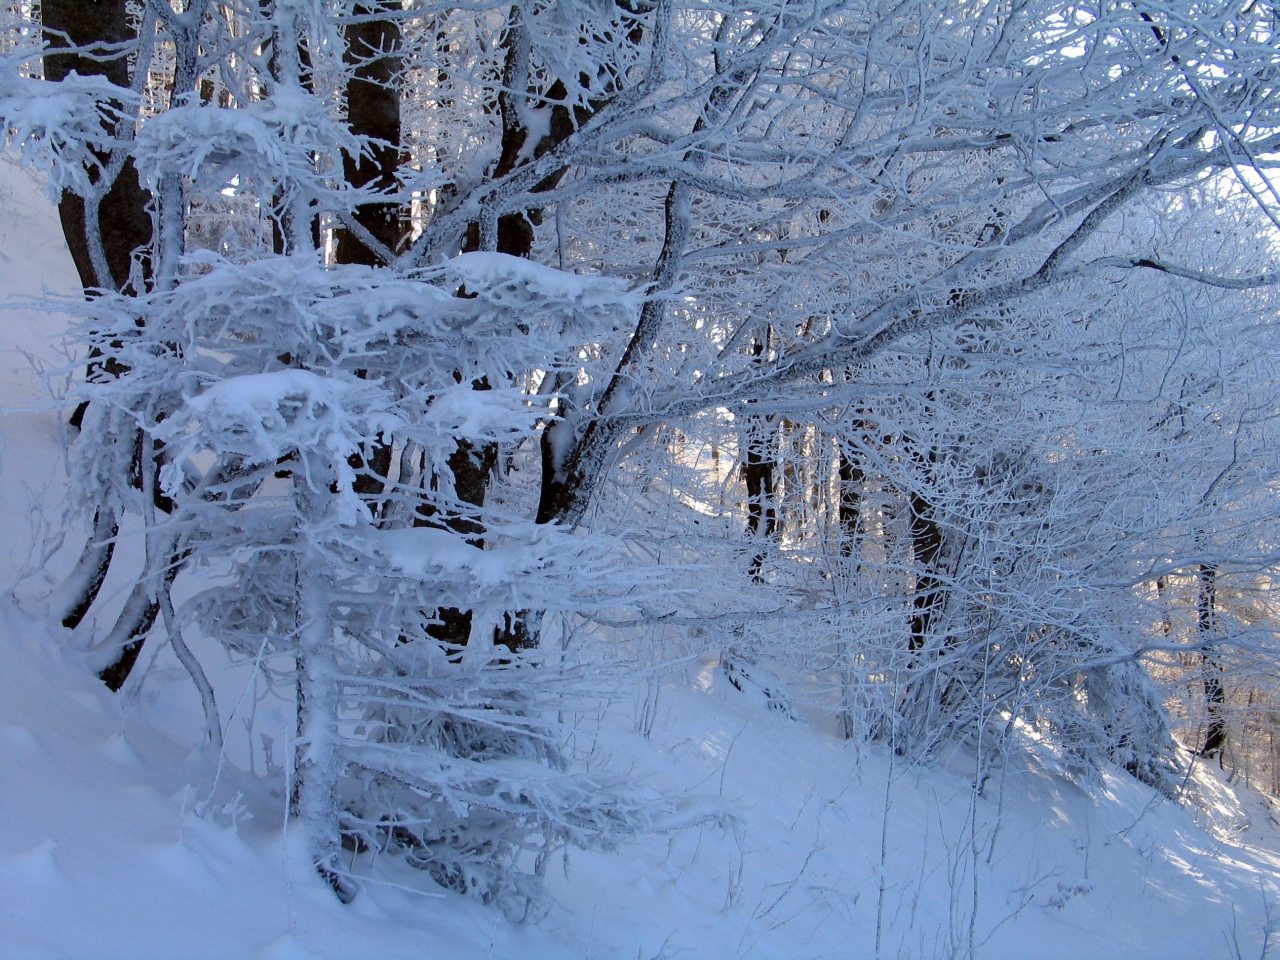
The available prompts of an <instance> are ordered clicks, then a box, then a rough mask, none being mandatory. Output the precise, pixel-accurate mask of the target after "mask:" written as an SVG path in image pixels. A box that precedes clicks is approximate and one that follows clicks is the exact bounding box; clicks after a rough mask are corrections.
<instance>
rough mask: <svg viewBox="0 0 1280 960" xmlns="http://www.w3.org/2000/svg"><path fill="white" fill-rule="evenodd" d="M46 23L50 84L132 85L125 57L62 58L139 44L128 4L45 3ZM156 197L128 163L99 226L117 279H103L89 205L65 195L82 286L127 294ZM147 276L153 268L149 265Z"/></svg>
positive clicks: (91, 0) (63, 208)
mask: <svg viewBox="0 0 1280 960" xmlns="http://www.w3.org/2000/svg"><path fill="white" fill-rule="evenodd" d="M41 22H42V25H43V27H44V29H45V39H46V40H47V41H48V43H49V52H48V53H46V54H45V57H44V76H45V79H46V80H53V81H60V80H63V79H65V78H66V77H67V75H68V74H70V73H71V71H73V70H74V71H75V72H76V73H78V74H79V75H80V76H82V77H84V76H94V75H96V76H103V77H106V78H107V79H108V80H110V81H111V82H112V83H114V84H116V85H117V86H121V87H128V86H129V64H128V61H127V60H126V58H125V55H124V54H121V55H120V56H118V57H115V58H114V59H111V60H96V59H90V58H88V57H82V56H80V55H78V54H76V53H58V52H57V51H58V49H59V48H63V49H65V48H66V47H67V45H68V44H67V41H68V39H69V40H70V42H71V45H73V46H77V47H86V46H89V45H92V44H119V43H127V42H129V41H131V40H133V39H134V34H133V30H132V29H131V28H130V26H129V21H128V17H127V16H126V12H125V0H43V2H42V3H41ZM149 199H150V195H149V194H148V193H147V191H145V190H143V189H142V186H141V185H140V184H139V182H138V173H137V171H136V170H135V169H134V167H133V162H132V161H129V162H128V163H126V164H125V166H124V169H123V170H121V171H120V175H119V176H118V177H116V179H115V182H114V183H113V184H112V185H111V188H110V189H109V190H108V191H107V193H106V195H105V196H104V197H103V198H102V203H101V205H100V207H99V209H98V223H97V226H98V227H99V228H100V230H101V235H102V246H103V252H104V253H105V254H106V260H107V266H108V267H109V268H110V271H111V277H110V278H102V280H99V278H98V277H97V275H96V274H95V273H94V270H93V264H92V262H91V260H90V258H89V244H88V241H87V240H86V229H87V228H89V227H92V226H93V225H92V224H88V223H86V220H85V203H84V200H82V199H81V198H80V197H78V196H76V195H75V194H73V193H66V192H64V193H63V194H62V198H61V200H60V201H59V202H58V217H59V219H60V220H61V221H62V232H63V235H64V236H65V237H66V239H67V247H68V249H70V251H71V259H72V260H73V261H74V262H75V265H76V272H77V273H78V274H79V275H80V283H81V285H82V286H84V288H85V289H86V290H89V289H93V288H97V287H100V286H103V285H104V283H106V282H108V279H109V282H110V284H111V285H112V286H114V287H115V289H117V290H118V289H122V288H123V287H124V286H125V285H126V284H127V283H128V282H129V273H130V269H131V267H132V264H133V257H134V254H135V253H136V252H137V251H140V250H142V249H143V248H145V247H147V246H148V245H149V244H150V243H151V215H150V214H149V213H148V212H147V201H148V200H149ZM142 266H143V277H144V278H145V276H146V272H147V264H146V263H145V261H144V263H143V265H142Z"/></svg>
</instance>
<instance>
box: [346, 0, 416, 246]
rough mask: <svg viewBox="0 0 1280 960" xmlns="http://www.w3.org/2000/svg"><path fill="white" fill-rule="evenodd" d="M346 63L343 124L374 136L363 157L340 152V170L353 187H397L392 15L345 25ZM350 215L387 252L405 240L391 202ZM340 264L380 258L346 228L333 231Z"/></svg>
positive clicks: (367, 8)
mask: <svg viewBox="0 0 1280 960" xmlns="http://www.w3.org/2000/svg"><path fill="white" fill-rule="evenodd" d="M401 6H402V5H401V4H400V2H399V0H364V2H360V3H357V4H356V5H355V7H354V9H353V10H352V13H353V14H354V15H356V16H370V15H376V14H378V13H383V12H386V13H390V12H392V11H395V10H400V9H401ZM346 41H347V49H346V52H345V53H344V54H343V59H344V60H345V62H346V63H348V64H352V65H353V66H354V70H353V72H352V75H351V78H350V80H348V81H347V122H348V124H350V126H351V131H352V133H357V134H360V135H362V136H366V137H372V138H374V139H375V140H378V141H381V142H380V143H375V144H372V145H371V147H370V153H369V155H366V156H355V157H353V156H351V155H349V154H344V155H343V158H342V172H343V176H344V177H345V179H346V181H347V183H349V184H351V186H353V187H365V188H369V189H374V190H380V191H392V190H395V189H396V186H397V182H396V170H397V169H398V168H399V166H400V159H401V154H400V86H401V69H402V64H401V60H400V56H399V51H400V45H401V37H400V24H399V23H398V22H397V21H396V20H395V19H394V18H391V17H389V18H387V19H386V20H377V19H373V20H364V21H361V22H356V23H350V24H348V25H347V27H346ZM352 219H354V220H355V222H356V223H357V224H359V225H360V226H361V227H363V228H364V229H365V230H367V231H369V234H370V235H371V236H372V237H373V239H374V240H376V241H377V242H378V243H379V244H381V245H382V246H383V247H384V248H386V250H388V251H390V252H391V253H396V252H398V251H399V248H400V242H401V240H402V239H403V238H404V221H403V217H402V215H401V206H400V204H398V203H394V202H377V203H366V204H362V205H361V206H359V207H358V208H356V211H355V213H354V214H353V215H352ZM335 237H336V239H337V252H336V258H337V261H338V263H363V264H367V265H369V266H378V265H379V264H381V263H382V258H381V257H380V256H379V255H378V253H377V252H376V250H375V249H372V248H370V247H369V246H367V245H366V244H365V243H364V242H363V241H361V240H360V239H359V238H358V237H356V235H355V234H354V233H353V232H352V231H351V230H348V229H346V228H340V229H338V230H336V231H335Z"/></svg>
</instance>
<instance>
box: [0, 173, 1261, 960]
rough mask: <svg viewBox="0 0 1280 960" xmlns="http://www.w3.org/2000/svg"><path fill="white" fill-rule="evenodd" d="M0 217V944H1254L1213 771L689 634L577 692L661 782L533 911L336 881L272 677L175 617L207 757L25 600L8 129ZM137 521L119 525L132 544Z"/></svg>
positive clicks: (411, 879) (191, 708)
mask: <svg viewBox="0 0 1280 960" xmlns="http://www.w3.org/2000/svg"><path fill="white" fill-rule="evenodd" d="M0 237H2V238H3V243H2V244H0V291H4V292H6V293H7V295H8V297H9V298H10V302H11V303H15V304H19V305H18V306H16V307H13V308H11V309H6V310H4V312H3V313H2V314H0V324H3V330H4V347H5V349H4V352H3V353H2V354H0V390H2V391H3V396H2V397H0V406H2V407H3V408H4V409H5V410H6V411H7V415H6V416H4V417H3V418H0V431H3V433H2V437H3V448H2V449H0V484H3V488H4V496H3V497H0V525H2V529H3V530H4V536H3V538H2V542H0V563H3V567H2V568H0V582H3V583H4V584H5V591H4V593H5V599H4V600H3V602H0V662H3V663H4V667H5V669H4V670H3V671H0V770H3V771H4V774H3V777H2V778H0V783H2V784H3V789H0V957H3V958H6V960H7V958H37V957H39V958H115V957H119V958H129V960H145V958H151V957H155V958H172V957H184V958H193V960H194V958H201V957H218V958H227V957H261V958H280V960H286V958H287V960H293V958H311V957H325V958H365V957H368V958H387V960H392V958H398V957H406V958H408V957H413V958H423V957H429V958H450V960H454V958H457V960H468V958H477V960H479V958H512V960H538V958H566V960H567V958H575V960H577V958H613V957H617V958H631V957H638V958H641V960H650V958H657V957H668V958H676V957H685V958H707V960H711V958H721V957H723V958H730V957H755V958H820V957H833V958H834V957H840V958H860V957H872V956H875V954H876V940H877V928H879V939H880V953H881V955H882V956H884V957H948V956H965V955H966V954H967V952H968V951H969V949H970V946H972V948H973V952H974V954H975V955H976V956H978V957H980V958H986V960H996V958H1028V957H1036V958H1044V960H1051V958H1057V957H1061V958H1101V960H1105V958H1122V960H1140V958H1148V957H1149V958H1162V960H1174V958H1183V957H1185V958H1189V960H1190V958H1214V957H1222V958H1231V957H1238V956H1242V957H1259V956H1262V955H1264V954H1265V951H1266V947H1267V942H1266V941H1267V939H1268V933H1269V930H1270V928H1271V926H1272V924H1273V920H1272V918H1273V917H1277V916H1280V912H1278V911H1280V855H1278V854H1277V853H1275V852H1273V851H1274V850H1276V849H1280V832H1278V831H1277V829H1276V826H1275V823H1274V821H1273V820H1272V819H1271V818H1272V814H1271V807H1270V805H1269V803H1268V802H1267V801H1266V800H1265V799H1263V798H1261V797H1259V796H1257V795H1255V794H1252V793H1250V792H1248V791H1246V790H1243V789H1238V788H1235V787H1232V786H1230V785H1227V784H1224V783H1223V782H1222V781H1221V779H1220V778H1219V777H1218V776H1217V775H1216V773H1215V771H1213V770H1208V769H1205V768H1204V767H1202V766H1197V767H1194V768H1193V769H1192V774H1191V778H1190V779H1191V781H1192V782H1191V783H1189V785H1188V786H1189V790H1188V796H1189V797H1196V798H1198V799H1197V801H1196V802H1190V801H1188V802H1187V803H1185V804H1183V805H1176V804H1174V803H1172V802H1170V801H1168V800H1166V799H1164V798H1162V797H1161V796H1160V795H1159V794H1157V793H1155V792H1154V791H1152V790H1151V789H1149V788H1147V787H1145V786H1143V785H1141V784H1139V783H1138V782H1136V781H1135V780H1133V779H1132V778H1130V777H1128V776H1127V775H1126V774H1124V773H1122V772H1120V771H1119V770H1110V771H1104V772H1103V773H1102V775H1101V776H1100V777H1098V778H1097V779H1095V780H1089V779H1087V778H1083V777H1081V776H1080V775H1078V774H1077V773H1076V772H1073V771H1070V770H1066V769H1063V768H1062V766H1061V765H1060V764H1059V763H1058V761H1057V760H1056V759H1055V757H1054V756H1053V755H1052V754H1051V753H1050V752H1049V751H1048V750H1047V749H1044V748H1042V747H1041V746H1039V745H1038V744H1037V743H1036V742H1035V741H1034V740H1033V739H1032V738H1030V737H1028V738H1027V739H1026V750H1025V752H1024V753H1023V754H1022V755H1020V756H1019V757H1017V758H1016V759H1015V760H1014V761H1012V762H1011V763H1009V764H1008V765H1007V768H1006V770H1005V771H1004V772H1003V773H997V775H996V776H994V777H992V779H991V780H989V781H988V782H987V783H985V784H984V785H983V788H982V790H981V793H980V794H978V793H977V792H975V790H974V789H973V784H972V783H971V781H970V779H969V778H968V771H969V770H970V769H971V764H969V763H967V762H966V761H967V758H965V757H964V756H956V757H952V758H950V759H949V760H948V759H944V761H943V762H941V763H939V764H937V765H935V766H931V767H921V766H911V765H907V764H905V762H904V761H903V760H902V759H901V758H895V757H893V756H892V755H889V754H888V753H886V752H885V751H883V750H882V749H880V748H879V747H877V746H875V745H866V744H859V743H857V742H845V741H842V740H839V739H837V738H836V737H834V736H833V735H832V731H831V729H830V728H829V724H828V723H827V721H826V720H825V719H824V718H822V717H820V716H818V715H816V714H806V715H805V717H806V718H807V719H798V720H797V719H789V718H788V717H787V716H785V715H784V714H783V713H781V712H779V711H770V710H767V709H765V708H764V707H763V706H762V704H761V703H759V702H758V701H757V700H754V699H752V698H751V697H749V696H747V695H745V694H744V693H742V692H740V691H739V690H737V689H736V688H735V687H734V686H733V685H732V684H730V682H729V679H728V677H727V676H726V674H725V673H724V671H723V670H722V669H721V668H720V665H719V664H718V663H717V662H716V661H715V660H714V659H712V658H704V659H701V660H696V661H690V662H688V663H686V664H683V665H682V666H680V667H678V668H675V669H672V670H670V671H668V672H667V673H665V674H663V675H661V676H659V677H654V678H640V679H639V680H638V681H637V683H636V689H635V690H634V691H622V693H621V694H620V695H619V697H618V698H617V699H616V700H615V701H614V702H613V703H612V704H611V705H610V706H608V707H607V708H602V709H601V710H600V711H598V712H593V713H586V714H583V715H581V716H580V717H578V718H577V728H578V729H579V730H580V733H581V737H582V739H583V742H584V743H589V744H593V745H594V747H593V750H592V751H591V757H592V761H591V762H592V763H593V764H594V765H598V766H600V767H601V768H603V767H604V766H605V765H606V764H607V765H608V767H609V768H610V769H612V770H615V771H617V770H622V771H627V772H628V774H629V775H630V776H631V777H633V778H635V779H636V780H637V781H639V782H644V783H645V784H646V785H647V787H648V788H649V789H651V790H655V791H659V792H661V793H664V794H666V795H668V796H671V797H675V798H677V799H678V800H682V801H683V802H682V803H681V804H680V805H679V808H678V809H679V813H678V814H676V815H674V816H671V817H669V818H668V822H664V823H660V824H658V826H660V827H663V828H667V829H666V830H665V832H660V833H655V834H654V835H652V836H651V837H649V838H648V839H646V840H644V841H642V842H639V843H636V844H633V845H630V846H625V847H623V848H621V849H619V850H617V851H615V852H577V851H575V852H573V853H572V854H571V855H570V857H569V859H568V860H567V862H566V863H564V864H559V863H557V864H556V865H555V866H554V868H553V870H552V872H551V876H550V881H549V891H550V893H551V895H552V897H553V905H552V907H551V908H550V910H549V912H548V913H547V914H546V916H545V917H544V918H543V919H542V920H541V921H540V922H538V923H524V924H516V923H512V922H509V921H508V920H507V919H505V918H504V917H503V915H502V914H501V913H500V912H498V911H497V910H495V909H492V908H487V907H484V906H482V905H480V904H478V903H476V902H474V901H472V900H469V899H466V898H463V897H460V896H458V895H456V894H454V893H449V892H445V891H443V890H440V889H438V888H435V887H434V885H433V884H432V883H431V881H430V879H429V877H428V876H427V875H426V874H425V873H421V872H418V871H413V870H410V869H409V868H407V867H405V866H404V865H403V864H401V865H399V866H397V867H395V868H393V869H387V870H383V871H380V872H379V874H378V877H379V880H380V882H379V883H377V884H374V883H366V884H365V885H364V886H363V889H362V890H361V891H360V894H359V896H358V897H357V898H356V900H355V901H354V902H353V903H352V904H350V905H349V906H343V905H341V904H340V903H339V902H338V901H337V899H336V898H335V897H334V896H333V893H332V891H331V890H330V889H329V888H328V887H327V886H326V885H325V884H324V883H323V882H322V881H321V880H320V878H319V877H318V876H317V875H316V874H315V872H314V871H312V870H311V869H309V868H308V867H307V866H306V864H305V858H306V853H305V850H302V849H300V848H299V845H298V839H299V838H298V837H297V836H296V835H290V834H289V832H288V830H287V828H286V825H285V823H284V816H283V814H284V793H285V784H284V778H283V774H282V772H281V771H280V770H279V768H278V764H279V762H280V759H281V757H282V756H283V755H284V750H285V748H286V743H287V738H288V735H289V733H288V731H289V728H290V724H291V723H292V719H291V709H290V706H291V705H287V704H281V703H279V702H277V701H274V700H272V699H270V698H265V699H262V698H260V697H259V695H258V690H257V687H256V685H255V684H254V683H253V676H252V670H251V667H249V666H247V665H245V664H233V663H231V662H229V661H228V659H227V657H226V655H225V654H223V653H221V652H219V651H218V650H216V649H214V648H213V647H212V646H209V647H206V648H197V653H198V654H199V655H200V656H201V658H202V660H203V661H204V664H205V668H206V670H207V672H208V673H209V674H210V679H211V680H212V682H213V683H214V685H215V686H216V687H217V690H218V694H219V703H220V704H221V705H222V706H223V713H224V717H223V719H224V724H225V726H226V729H227V733H226V740H227V746H226V754H225V756H224V757H221V758H219V757H210V756H207V755H206V754H205V753H204V752H202V750H201V749H200V748H199V743H200V739H201V734H202V729H203V720H202V717H201V713H200V707H199V699H198V697H197V695H196V693H195V691H194V690H193V689H192V687H191V684H190V681H189V680H188V679H187V677H186V674H185V672H184V671H183V670H182V669H181V667H180V666H179V665H178V664H177V661H176V660H175V659H174V658H173V655H172V653H171V652H170V651H168V650H167V649H161V650H160V652H159V653H158V654H157V653H156V652H155V651H156V646H155V644H154V642H153V643H151V644H149V646H148V648H147V649H146V650H145V651H144V653H143V656H142V659H141V660H140V661H139V666H138V669H137V670H135V673H134V676H133V677H132V678H131V680H130V682H129V684H128V685H127V686H126V688H125V690H124V692H123V693H122V694H119V695H116V694H112V693H110V692H109V691H108V690H107V689H106V688H105V687H104V686H103V685H102V684H101V683H100V682H99V681H98V680H97V679H96V678H94V677H93V676H92V674H91V672H90V671H89V669H88V667H87V666H86V665H85V662H84V660H83V655H82V654H80V653H78V652H77V651H78V650H80V649H82V648H83V644H77V643H75V642H73V638H72V636H71V634H69V633H68V632H66V631H63V630H61V629H60V628H58V629H54V628H51V627H50V626H49V625H48V622H47V618H46V617H45V616H44V615H43V609H42V606H41V603H40V598H41V596H42V595H43V594H44V593H47V591H48V589H49V588H50V587H51V586H52V585H53V582H54V579H53V577H52V576H51V575H50V574H45V573H43V572H41V570H40V562H41V559H42V558H41V551H42V549H44V548H46V547H48V548H51V547H53V546H56V541H55V540H54V539H53V536H54V533H55V531H56V530H57V528H58V517H59V511H60V509H61V501H60V497H61V490H62V489H63V481H62V479H61V478H62V477H63V476H64V461H63V447H62V439H61V437H62V431H61V428H60V426H59V424H60V419H59V415H58V414H57V413H56V412H55V411H54V410H52V409H50V408H48V407H47V406H46V407H41V406H39V405H38V404H33V403H32V401H35V400H38V399H39V397H40V396H41V382H40V377H39V376H38V375H37V373H36V372H35V371H36V369H39V368H40V366H41V365H43V367H44V369H49V370H53V369H57V368H59V367H60V366H62V365H64V364H65V363H66V359H65V357H63V356H61V354H60V350H59V344H58V341H57V339H56V337H57V335H58V333H59V331H60V329H61V328H62V326H63V325H64V324H65V320H64V319H63V318H61V317H59V316H57V315H56V314H54V313H51V312H50V311H48V310H46V309H44V308H42V307H39V306H36V305H34V300H33V299H31V298H38V297H40V296H41V295H42V293H43V292H44V291H45V290H48V291H50V292H55V293H61V294H64V295H74V294H75V292H76V279H75V274H74V270H73V269H72V266H71V262H70V258H69V257H68V256H67V254H66V251H65V248H64V247H63V246H62V244H61V237H60V233H59V230H58V223H57V218H56V214H55V212H54V210H53V208H52V207H51V206H50V205H49V203H48V201H47V200H45V199H44V197H43V195H42V193H41V185H40V184H39V183H38V182H36V181H35V180H34V179H33V178H32V177H31V176H30V175H29V174H28V173H26V172H24V171H22V170H20V169H19V168H18V167H17V166H16V164H14V163H13V162H12V161H11V160H8V159H6V160H4V162H2V163H0ZM485 266H486V265H485V264H483V263H482V262H481V261H479V260H477V261H475V267H476V268H477V270H479V272H483V270H481V269H480V268H482V267H485ZM467 269H471V267H470V265H468V267H467ZM477 279H478V278H477ZM542 281H543V278H541V277H540V276H539V275H538V274H537V273H536V271H533V272H530V273H529V275H528V277H527V278H526V282H528V283H530V284H533V285H536V283H540V282H542ZM513 295H514V294H513ZM560 295H563V296H566V297H570V298H571V297H573V296H576V295H577V294H576V292H575V291H569V290H563V291H561V292H560ZM20 298H27V299H25V300H21V299H20ZM33 360H34V363H35V368H34V369H33V365H32V361H33ZM50 382H51V383H52V384H53V385H54V386H55V387H56V379H54V380H51V381H50ZM275 386H276V387H278V386H280V385H279V384H276V385H275ZM295 386H297V385H296V384H295ZM243 388H244V385H241V387H239V388H237V389H243ZM262 395H263V396H267V397H268V398H271V397H275V398H278V397H280V396H282V395H283V394H282V393H281V392H280V391H278V390H274V388H273V389H272V390H266V391H265V392H264V393H263V394H262ZM205 396H209V394H205ZM255 396H256V394H255ZM240 398H241V400H246V395H245V394H243V393H241V394H240ZM246 402H248V401H246ZM254 402H256V401H254ZM273 402H274V401H273ZM415 533H417V532H415ZM438 533H439V531H434V532H430V531H423V532H422V533H421V534H419V535H418V539H417V540H415V541H414V542H413V543H403V544H402V543H398V542H397V543H395V544H392V543H391V542H390V541H388V542H387V543H386V544H385V545H384V549H386V550H387V551H388V554H389V555H392V556H394V557H395V562H397V563H404V564H420V563H425V562H433V563H437V564H442V565H444V566H450V567H451V568H452V567H457V568H458V569H459V570H461V569H463V568H468V569H472V570H478V569H479V568H478V567H476V565H475V562H474V561H475V557H473V554H472V553H471V552H470V551H474V548H471V547H466V546H465V545H462V544H459V543H457V542H456V541H450V542H448V543H445V542H443V541H442V542H438V543H437V542H435V541H431V542H427V541H425V540H423V539H422V537H423V536H426V537H433V536H435V535H436V534H438ZM128 534H129V532H128V530H125V531H122V543H121V549H122V550H123V549H136V545H134V546H133V547H130V545H129V544H128V543H127V542H126V541H127V538H128ZM82 536H83V534H82V533H75V534H72V535H71V536H69V537H68V543H67V544H66V545H64V547H63V549H62V550H61V551H60V552H56V553H55V555H54V556H53V559H52V561H51V563H52V567H51V569H52V570H53V571H54V572H55V573H56V572H57V571H58V570H59V569H60V568H59V564H62V565H63V567H64V568H65V565H66V563H67V562H68V557H69V556H70V555H71V554H73V553H74V552H76V551H77V550H78V548H79V541H78V539H77V538H78V537H82ZM440 539H441V538H440V537H436V540H440ZM535 546H536V545H535ZM512 549H513V550H515V551H517V552H518V550H520V549H524V548H515V547H513V548H512ZM530 549H532V547H531V548H530ZM475 552H476V553H479V551H475ZM514 556H515V554H514V553H513V558H514ZM389 558H390V556H389ZM494 575H497V574H496V573H495V574H494ZM104 589H105V591H106V593H105V595H106V596H110V595H112V590H113V589H114V590H115V591H116V593H119V592H120V589H121V588H120V587H119V586H113V582H112V581H109V582H108V584H107V586H106V587H105V588H104ZM122 599H123V598H122V597H121V598H120V600H121V602H122ZM82 629H86V628H82ZM87 629H90V630H92V629H93V625H92V624H89V625H88V627H87ZM97 629H98V630H99V631H101V630H103V629H105V628H104V627H103V626H102V625H101V624H100V625H99V626H98V628H97ZM798 709H801V708H798ZM249 716H253V717H254V721H255V723H254V730H255V734H254V736H255V737H257V738H259V739H258V742H256V743H250V742H249V740H248V733H247V730H248V728H247V725H246V724H245V722H244V720H245V718H246V717H249ZM649 720H652V725H651V727H649ZM646 727H648V728H649V735H648V736H647V737H646V736H643V735H642V734H641V733H640V732H637V731H638V730H642V729H645V728H646ZM269 731H274V733H270V732H269ZM264 732H268V733H267V737H266V739H262V738H261V735H262V734H263V733H264ZM250 769H252V771H253V772H252V773H250V772H246V771H248V770H250ZM708 820H717V821H719V823H720V824H721V825H707V821H708ZM690 823H702V824H703V825H701V826H683V825H684V824H690ZM975 836H976V842H975ZM1273 939H1274V938H1273Z"/></svg>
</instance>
